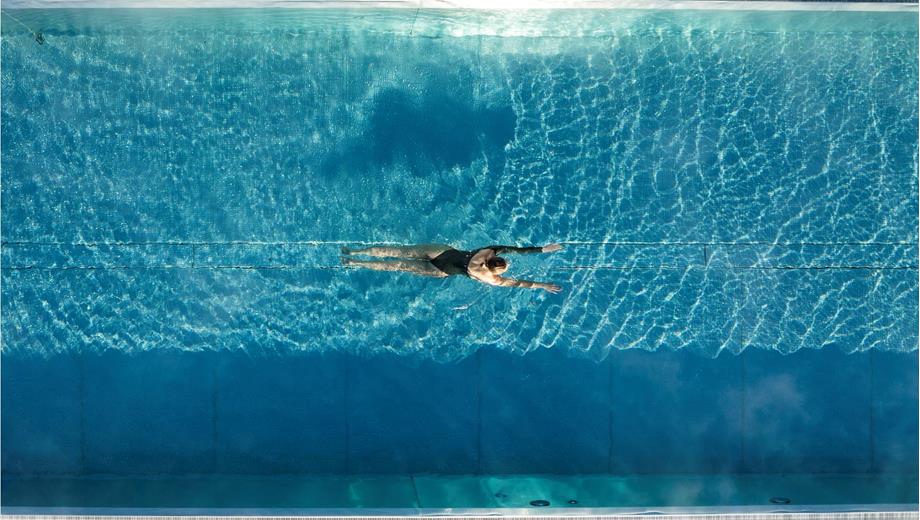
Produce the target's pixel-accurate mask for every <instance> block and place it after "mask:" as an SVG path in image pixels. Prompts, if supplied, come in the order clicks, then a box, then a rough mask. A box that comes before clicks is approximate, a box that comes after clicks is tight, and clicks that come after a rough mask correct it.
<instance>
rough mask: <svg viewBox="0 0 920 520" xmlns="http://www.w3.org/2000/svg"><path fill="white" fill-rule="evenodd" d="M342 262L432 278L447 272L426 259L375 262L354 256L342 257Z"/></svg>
mask: <svg viewBox="0 0 920 520" xmlns="http://www.w3.org/2000/svg"><path fill="white" fill-rule="evenodd" d="M342 264H343V265H348V266H355V267H363V268H365V269H373V270H374V271H403V272H406V273H412V274H418V275H422V276H431V277H433V278H444V277H446V276H447V273H445V272H444V271H441V270H440V269H438V268H437V267H435V266H434V265H432V264H431V262H429V261H427V260H424V261H423V260H394V261H392V262H375V261H373V260H355V259H354V258H348V257H344V256H343V257H342Z"/></svg>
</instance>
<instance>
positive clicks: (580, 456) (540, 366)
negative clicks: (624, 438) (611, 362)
mask: <svg viewBox="0 0 920 520" xmlns="http://www.w3.org/2000/svg"><path fill="white" fill-rule="evenodd" d="M479 355H480V356H481V379H480V381H481V382H480V385H481V392H482V404H481V414H480V417H481V428H482V450H481V453H482V455H481V460H482V466H481V472H482V473H484V474H502V473H522V472H530V473H554V474H572V473H602V472H606V471H607V469H608V457H609V446H610V444H609V439H610V428H609V426H610V417H609V412H608V411H609V407H610V399H609V397H610V394H609V390H610V384H609V369H608V366H607V364H606V363H603V362H597V361H592V360H589V359H582V358H575V357H570V356H569V355H568V352H567V351H566V350H565V349H562V348H552V349H538V350H536V351H533V352H529V353H527V354H526V355H525V356H523V357H522V356H519V355H515V354H510V353H507V352H502V351H497V350H494V349H483V350H481V351H480V353H479Z"/></svg>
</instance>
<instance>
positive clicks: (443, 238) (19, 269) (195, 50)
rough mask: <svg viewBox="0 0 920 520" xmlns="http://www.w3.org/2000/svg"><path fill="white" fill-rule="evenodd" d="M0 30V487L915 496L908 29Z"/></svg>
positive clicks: (34, 19)
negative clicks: (440, 477) (414, 263)
mask: <svg viewBox="0 0 920 520" xmlns="http://www.w3.org/2000/svg"><path fill="white" fill-rule="evenodd" d="M11 13H12V16H15V17H16V18H17V19H18V20H20V21H22V22H23V23H25V24H26V25H29V26H32V27H36V28H40V30H42V32H43V34H44V35H45V38H46V44H45V45H38V44H37V43H36V42H35V41H33V39H32V37H31V35H30V34H29V33H28V32H26V30H25V29H24V28H23V27H22V26H21V25H18V24H17V23H15V22H10V21H8V20H7V19H6V18H7V16H8V15H7V14H4V25H3V40H2V46H0V53H2V54H0V57H2V63H3V67H2V72H0V87H2V89H3V98H2V103H0V115H2V136H3V148H2V154H0V167H2V171H3V183H2V191H0V195H2V227H0V231H2V237H3V238H2V241H3V242H2V306H0V310H2V319H3V324H2V325H3V327H2V358H3V363H4V374H3V396H4V397H3V435H4V441H5V442H4V443H3V462H4V472H5V474H6V475H14V476H15V475H19V476H21V475H35V474H38V475H70V476H74V475H76V476H85V475H100V474H108V475H124V474H139V475H186V474H202V473H204V474H260V475H264V474H270V475H276V474H301V473H308V474H366V473H391V474H410V473H447V474H487V475H488V474H500V473H551V474H567V475H574V474H596V473H606V474H673V473H682V474H698V473H703V474H739V473H756V474H762V473H778V472H784V473H802V474H809V473H847V474H853V473H856V474H862V473H873V474H910V473H916V461H917V446H916V442H915V441H916V437H917V414H916V410H917V382H916V364H917V347H918V333H917V331H918V318H917V315H918V303H917V302H918V271H917V265H918V252H917V251H918V248H917V240H918V237H917V227H918V217H917V215H918V201H917V189H918V182H917V179H918V176H917V167H918V153H917V140H918V130H917V128H918V103H917V97H918V92H917V83H918V81H917V78H918V50H917V38H918V28H917V20H916V16H915V13H914V14H910V13H907V14H905V13H820V12H819V13H731V12H724V13H723V12H720V13H701V14H697V13H693V12H669V13H664V12H654V11H597V12H584V11H581V12H578V11H574V12H552V11H548V12H531V13H516V14H514V13H511V14H509V13H504V14H499V13H478V14H472V13H460V14H457V13H453V14H450V13H439V12H423V13H421V14H413V13H411V12H408V11H406V12H398V13H396V14H394V13H383V12H376V11H356V12H328V11H321V12H311V11H300V10H294V11H283V12H282V11H265V10H244V11H234V10H226V11H197V10H179V11H170V10H158V11H155V12H154V11H144V10H128V11H112V10H92V11H79V10H76V11H70V10H57V11H53V12H45V11H28V10H13V11H11ZM425 242H440V243H447V244H452V245H454V246H457V247H462V248H470V249H472V248H476V247H480V246H485V245H488V244H495V243H501V244H513V245H531V244H538V245H542V244H546V243H550V242H559V243H562V244H563V245H564V249H563V250H562V251H560V252H558V253H553V254H547V255H527V256H509V257H508V258H509V259H510V260H511V270H510V271H509V275H511V276H517V277H521V278H526V279H537V280H542V281H552V282H555V283H558V284H560V285H561V286H562V287H563V291H562V292H561V293H560V294H549V293H545V292H538V291H528V290H512V289H501V288H491V287H486V286H483V285H480V284H477V283H474V282H472V281H470V280H468V279H460V278H458V277H453V278H450V279H426V278H420V277H413V276H411V275H408V274H399V273H382V272H370V271H362V270H357V269H346V268H344V267H343V266H342V265H341V264H340V261H339V249H340V247H341V246H343V245H348V246H358V245H362V244H375V243H388V244H413V243H425ZM63 425H66V426H63ZM426 429H430V430H426ZM420 431H428V433H427V434H425V435H420V433H419V432H420ZM39 432H47V433H41V434H39ZM164 439H165V440H164ZM7 498H9V497H7ZM844 499H845V497H844V498H841V500H844ZM911 500H916V498H915V496H914V497H913V498H912V499H911Z"/></svg>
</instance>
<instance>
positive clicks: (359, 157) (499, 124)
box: [322, 84, 516, 175]
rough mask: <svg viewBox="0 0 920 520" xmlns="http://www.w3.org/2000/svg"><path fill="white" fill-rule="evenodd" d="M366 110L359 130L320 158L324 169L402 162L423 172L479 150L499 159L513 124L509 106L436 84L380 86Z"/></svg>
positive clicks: (466, 159) (468, 159)
mask: <svg viewBox="0 0 920 520" xmlns="http://www.w3.org/2000/svg"><path fill="white" fill-rule="evenodd" d="M365 113H366V114H367V119H366V120H365V122H364V123H363V128H362V129H361V131H360V133H359V134H358V135H357V136H356V137H354V138H353V139H352V140H350V141H349V142H346V143H344V144H343V145H342V146H341V147H339V148H338V149H337V150H336V151H334V152H333V153H331V154H330V156H328V157H327V158H326V159H325V160H324V161H323V163H322V171H323V172H324V173H325V174H327V175H335V174H338V173H339V172H341V171H343V170H344V171H348V172H361V171H369V170H378V169H382V168H387V167H391V166H394V165H404V166H405V167H406V168H407V169H408V170H409V171H410V172H412V173H413V174H416V175H422V174H425V173H427V172H430V171H431V170H430V169H431V168H432V167H434V168H439V169H447V168H453V167H456V166H459V167H466V166H469V165H470V163H472V162H473V161H474V160H475V159H476V158H477V157H482V156H483V155H485V156H487V157H489V158H490V159H491V158H493V157H495V158H496V159H499V162H503V155H504V148H505V146H506V145H507V144H508V143H509V142H510V141H511V139H512V137H513V136H514V129H515V124H516V119H515V115H514V112H513V110H512V109H511V107H510V106H499V107H489V106H484V105H482V104H480V103H476V102H475V101H473V100H472V99H471V98H470V97H469V96H459V95H452V94H451V93H449V92H445V91H444V89H443V88H442V87H441V86H439V85H437V84H428V85H426V86H424V87H422V88H421V89H419V90H418V91H414V90H411V89H404V88H396V87H388V88H385V89H382V90H380V91H379V92H378V93H376V94H375V95H374V96H373V97H372V98H371V99H370V100H369V102H368V106H367V107H366V109H365ZM498 154H501V156H497V155H498Z"/></svg>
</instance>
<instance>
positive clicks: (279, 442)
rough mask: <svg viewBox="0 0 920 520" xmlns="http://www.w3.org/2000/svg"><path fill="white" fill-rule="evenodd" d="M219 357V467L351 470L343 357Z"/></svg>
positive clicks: (310, 471)
mask: <svg viewBox="0 0 920 520" xmlns="http://www.w3.org/2000/svg"><path fill="white" fill-rule="evenodd" d="M220 357H221V359H220V361H219V362H218V370H217V393H216V400H215V405H216V410H217V411H216V413H217V469H218V471H219V472H222V473H229V474H247V475H251V474H279V473H280V474H285V473H302V474H314V473H326V474H328V473H345V470H346V467H345V449H346V439H345V434H346V424H345V381H344V379H343V378H342V377H341V374H342V373H343V371H344V369H345V356H344V355H342V354H337V353H325V354H302V353H291V354H285V355H260V356H250V355H248V354H246V353H245V352H239V353H231V352H223V353H221V355H220Z"/></svg>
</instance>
